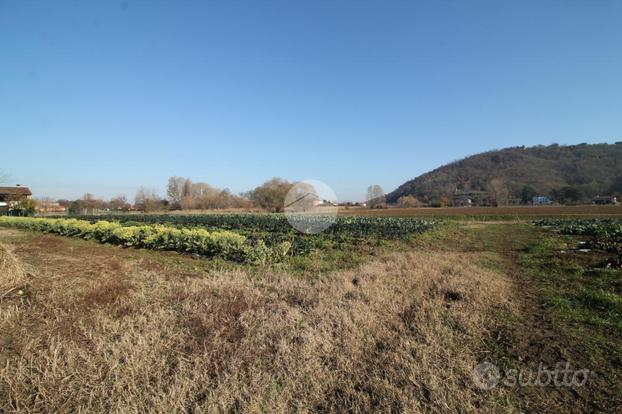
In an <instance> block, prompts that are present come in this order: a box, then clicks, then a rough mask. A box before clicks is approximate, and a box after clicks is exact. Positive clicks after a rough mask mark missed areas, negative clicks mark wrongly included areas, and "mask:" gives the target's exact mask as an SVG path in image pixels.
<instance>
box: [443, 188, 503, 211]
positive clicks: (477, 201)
mask: <svg viewBox="0 0 622 414" xmlns="http://www.w3.org/2000/svg"><path fill="white" fill-rule="evenodd" d="M451 202H452V204H453V205H454V206H462V207H471V206H484V207H491V206H492V207H495V206H496V205H497V200H496V199H495V197H494V196H492V195H491V194H490V193H488V192H487V191H476V190H472V191H462V190H456V191H455V192H454V195H453V197H452V200H451Z"/></svg>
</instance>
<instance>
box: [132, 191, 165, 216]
mask: <svg viewBox="0 0 622 414" xmlns="http://www.w3.org/2000/svg"><path fill="white" fill-rule="evenodd" d="M134 203H135V205H136V208H138V209H139V210H141V211H143V212H151V211H158V210H161V209H162V208H163V204H162V199H161V198H160V196H158V193H157V192H156V191H155V190H153V189H150V188H146V187H139V188H138V191H137V192H136V197H135V199H134Z"/></svg>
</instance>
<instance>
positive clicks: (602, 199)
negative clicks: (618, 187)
mask: <svg viewBox="0 0 622 414" xmlns="http://www.w3.org/2000/svg"><path fill="white" fill-rule="evenodd" d="M618 202H619V199H618V197H617V196H596V197H594V198H593V199H592V203H593V204H618Z"/></svg>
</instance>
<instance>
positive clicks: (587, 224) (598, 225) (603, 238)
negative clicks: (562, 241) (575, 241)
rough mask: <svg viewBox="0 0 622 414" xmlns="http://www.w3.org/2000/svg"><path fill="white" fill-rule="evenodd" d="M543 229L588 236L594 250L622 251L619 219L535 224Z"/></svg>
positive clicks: (549, 221) (621, 223) (621, 233)
mask: <svg viewBox="0 0 622 414" xmlns="http://www.w3.org/2000/svg"><path fill="white" fill-rule="evenodd" d="M534 224H535V225H537V226H541V227H551V228H553V229H555V230H556V231H557V232H559V233H561V234H569V235H578V236H588V237H590V239H589V240H588V245H589V246H590V247H593V248H597V249H602V250H609V251H622V220H617V219H574V220H562V219H542V220H537V221H535V222H534Z"/></svg>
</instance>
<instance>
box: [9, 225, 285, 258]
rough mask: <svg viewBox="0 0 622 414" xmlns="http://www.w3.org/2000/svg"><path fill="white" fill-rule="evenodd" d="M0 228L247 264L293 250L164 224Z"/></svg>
mask: <svg viewBox="0 0 622 414" xmlns="http://www.w3.org/2000/svg"><path fill="white" fill-rule="evenodd" d="M0 225H2V226H8V227H16V228H22V229H28V230H36V231H42V232H46V233H54V234H59V235H62V236H70V237H80V238H83V239H87V240H96V241H99V242H101V243H110V244H117V245H122V246H126V247H139V248H147V249H156V250H173V251H178V252H186V253H195V254H199V255H201V256H205V257H210V258H212V257H219V258H223V259H225V260H231V261H236V262H248V263H265V262H270V261H279V260H281V259H283V258H284V257H285V256H286V255H287V254H288V253H289V251H290V248H291V244H290V243H288V242H281V243H277V244H273V245H272V246H267V245H266V244H265V243H264V242H263V241H262V240H256V239H249V238H247V237H246V236H244V235H241V234H238V233H235V232H232V231H227V230H220V231H208V230H205V229H202V228H178V227H173V226H165V225H162V224H153V225H139V226H128V225H122V224H120V223H117V222H111V221H106V220H99V221H97V222H89V221H85V220H76V219H49V218H31V217H0Z"/></svg>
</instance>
